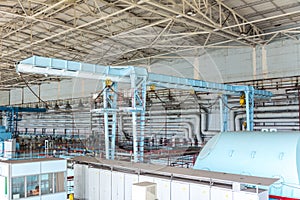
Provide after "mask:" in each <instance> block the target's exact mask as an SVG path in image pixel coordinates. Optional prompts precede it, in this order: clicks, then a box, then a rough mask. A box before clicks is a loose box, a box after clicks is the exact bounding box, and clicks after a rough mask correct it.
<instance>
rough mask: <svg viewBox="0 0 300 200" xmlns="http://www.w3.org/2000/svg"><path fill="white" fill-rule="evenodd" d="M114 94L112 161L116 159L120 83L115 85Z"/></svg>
mask: <svg viewBox="0 0 300 200" xmlns="http://www.w3.org/2000/svg"><path fill="white" fill-rule="evenodd" d="M113 87H114V88H113V89H114V93H113V102H112V109H114V111H113V114H112V127H111V128H112V132H111V141H110V142H111V144H110V148H111V159H112V160H114V159H115V149H116V148H115V147H116V126H117V112H116V109H117V101H118V83H114V86H113Z"/></svg>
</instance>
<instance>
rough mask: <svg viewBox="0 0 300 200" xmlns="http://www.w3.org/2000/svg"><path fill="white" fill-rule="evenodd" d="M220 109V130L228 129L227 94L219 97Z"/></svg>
mask: <svg viewBox="0 0 300 200" xmlns="http://www.w3.org/2000/svg"><path fill="white" fill-rule="evenodd" d="M220 111H221V116H220V117H221V125H222V127H221V131H222V132H226V131H228V111H229V109H228V96H227V95H222V97H221V99H220Z"/></svg>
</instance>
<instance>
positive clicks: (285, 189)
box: [194, 132, 300, 198]
mask: <svg viewBox="0 0 300 200" xmlns="http://www.w3.org/2000/svg"><path fill="white" fill-rule="evenodd" d="M194 169H202V170H209V171H217V172H226V173H234V174H243V175H252V176H261V177H269V178H280V180H279V181H278V182H276V183H275V184H273V185H272V186H271V187H270V188H269V189H270V194H272V195H276V196H284V197H290V198H300V132H223V133H219V134H217V135H215V136H214V137H213V138H212V139H211V140H209V141H208V143H207V144H206V145H205V147H204V148H203V149H202V150H201V152H200V154H199V156H198V158H197V160H196V163H195V166H194Z"/></svg>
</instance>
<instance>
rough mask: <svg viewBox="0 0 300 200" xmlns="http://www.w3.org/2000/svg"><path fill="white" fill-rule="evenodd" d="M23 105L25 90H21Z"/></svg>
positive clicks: (22, 102)
mask: <svg viewBox="0 0 300 200" xmlns="http://www.w3.org/2000/svg"><path fill="white" fill-rule="evenodd" d="M21 104H24V88H23V87H22V90H21Z"/></svg>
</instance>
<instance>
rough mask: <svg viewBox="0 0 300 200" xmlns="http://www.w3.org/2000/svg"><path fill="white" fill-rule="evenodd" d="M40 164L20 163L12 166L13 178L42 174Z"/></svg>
mask: <svg viewBox="0 0 300 200" xmlns="http://www.w3.org/2000/svg"><path fill="white" fill-rule="evenodd" d="M40 165H41V163H40V162H31V163H20V164H13V165H12V166H11V174H12V177H15V176H27V175H32V174H40V171H41V168H40Z"/></svg>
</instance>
